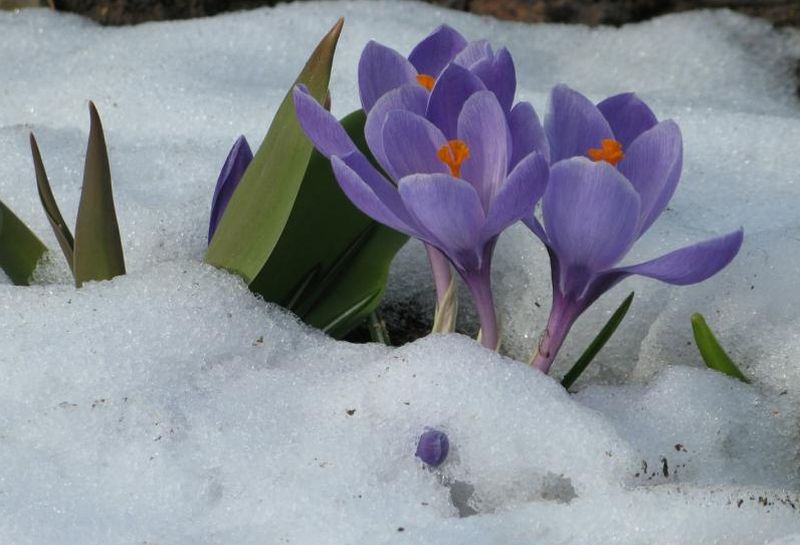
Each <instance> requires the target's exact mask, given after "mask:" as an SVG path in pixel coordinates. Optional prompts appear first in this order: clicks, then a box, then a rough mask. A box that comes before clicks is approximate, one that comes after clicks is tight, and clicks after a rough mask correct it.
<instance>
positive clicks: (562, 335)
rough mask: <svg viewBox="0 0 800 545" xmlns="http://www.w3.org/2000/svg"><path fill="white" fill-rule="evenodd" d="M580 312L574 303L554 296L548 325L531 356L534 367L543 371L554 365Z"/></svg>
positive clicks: (545, 371)
mask: <svg viewBox="0 0 800 545" xmlns="http://www.w3.org/2000/svg"><path fill="white" fill-rule="evenodd" d="M579 314H580V313H579V312H576V311H575V309H574V305H569V304H568V303H567V302H566V301H564V300H563V299H561V298H560V297H554V298H553V308H552V309H550V317H549V318H548V320H547V327H546V328H545V330H544V333H542V337H541V339H540V340H539V346H538V347H537V349H536V351H535V352H534V353H533V356H532V357H531V365H532V366H533V367H536V368H537V369H539V370H540V371H542V372H543V373H547V372H549V371H550V367H551V366H552V365H553V361H554V360H555V359H556V355H557V354H558V351H559V350H560V349H561V345H562V344H563V343H564V339H566V338H567V333H569V330H570V328H571V327H572V324H574V323H575V320H576V319H577V318H578V315H579Z"/></svg>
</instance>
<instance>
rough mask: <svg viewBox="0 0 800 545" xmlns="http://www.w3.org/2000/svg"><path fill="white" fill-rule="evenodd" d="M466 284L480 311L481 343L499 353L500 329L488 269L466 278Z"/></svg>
mask: <svg viewBox="0 0 800 545" xmlns="http://www.w3.org/2000/svg"><path fill="white" fill-rule="evenodd" d="M464 282H466V284H467V286H468V287H469V291H470V293H472V301H473V302H474V303H475V309H476V310H477V311H478V319H479V320H480V324H481V331H480V334H479V335H478V340H479V341H480V343H481V344H482V345H483V346H485V347H486V348H488V349H489V350H493V351H497V350H498V349H499V348H500V328H499V327H498V324H497V314H496V312H495V310H494V297H493V296H492V286H491V281H490V277H489V272H488V267H487V268H486V271H481V272H479V273H477V274H475V275H470V276H465V277H464Z"/></svg>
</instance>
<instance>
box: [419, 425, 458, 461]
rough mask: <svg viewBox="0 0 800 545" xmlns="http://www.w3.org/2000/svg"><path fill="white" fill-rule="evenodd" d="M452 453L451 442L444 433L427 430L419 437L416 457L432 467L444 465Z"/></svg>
mask: <svg viewBox="0 0 800 545" xmlns="http://www.w3.org/2000/svg"><path fill="white" fill-rule="evenodd" d="M449 452H450V440H449V439H448V438H447V434H446V433H444V432H443V431H439V430H435V429H427V430H425V431H424V432H423V433H422V435H420V436H419V441H418V442H417V452H416V454H415V455H416V457H417V458H419V459H420V460H422V461H423V462H425V463H426V464H428V465H429V466H431V467H437V466H440V465H442V463H444V461H445V460H446V459H447V455H448V453H449Z"/></svg>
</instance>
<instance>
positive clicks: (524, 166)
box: [482, 152, 549, 240]
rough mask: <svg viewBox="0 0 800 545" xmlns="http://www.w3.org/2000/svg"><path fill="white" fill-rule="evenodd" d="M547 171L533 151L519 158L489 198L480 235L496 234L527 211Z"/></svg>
mask: <svg viewBox="0 0 800 545" xmlns="http://www.w3.org/2000/svg"><path fill="white" fill-rule="evenodd" d="M548 175H549V168H548V165H547V160H546V159H545V158H544V156H542V155H541V154H539V153H535V152H534V153H531V154H530V155H528V156H527V157H525V158H524V159H523V160H522V161H520V163H519V164H518V165H517V166H516V168H515V169H514V170H513V171H512V172H511V174H509V176H508V179H506V181H505V183H504V184H503V185H502V187H501V188H500V191H499V192H498V193H497V196H496V197H495V198H494V200H493V201H492V204H491V206H490V208H489V213H488V214H487V217H486V224H485V225H484V227H483V233H482V234H483V239H484V240H489V239H490V238H492V237H494V236H497V235H499V234H500V233H502V232H503V231H504V230H505V229H506V228H508V227H509V226H511V225H513V224H515V223H516V222H518V221H519V220H520V219H522V218H524V217H526V216H527V215H528V214H530V213H531V212H532V211H533V209H534V207H535V206H536V203H537V202H538V201H539V199H540V198H541V197H542V195H543V194H544V191H545V189H546V188H547V178H548Z"/></svg>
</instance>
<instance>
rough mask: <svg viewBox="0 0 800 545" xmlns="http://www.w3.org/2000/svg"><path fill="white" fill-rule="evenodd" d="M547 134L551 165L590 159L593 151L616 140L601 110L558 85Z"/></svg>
mask: <svg viewBox="0 0 800 545" xmlns="http://www.w3.org/2000/svg"><path fill="white" fill-rule="evenodd" d="M544 131H545V134H547V139H548V140H549V142H550V162H551V163H555V162H556V161H561V160H562V159H567V158H569V157H586V155H587V153H588V151H589V149H591V148H599V147H600V143H601V141H602V140H604V139H606V138H613V137H614V134H613V133H612V132H611V127H610V126H609V125H608V122H607V121H606V119H605V117H603V114H602V113H600V110H598V109H597V107H596V106H595V105H594V104H592V102H591V101H590V100H589V99H588V98H586V97H585V96H583V95H582V94H580V93H578V92H577V91H573V90H572V89H570V88H569V87H567V86H566V85H556V86H555V87H554V88H553V90H552V91H551V93H550V105H549V109H548V111H547V115H546V116H545V118H544Z"/></svg>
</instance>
